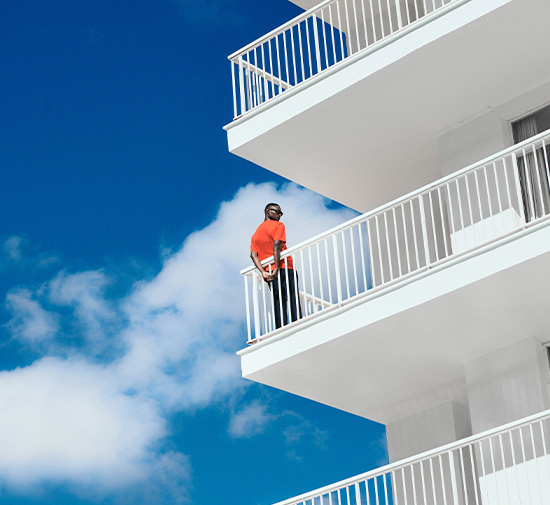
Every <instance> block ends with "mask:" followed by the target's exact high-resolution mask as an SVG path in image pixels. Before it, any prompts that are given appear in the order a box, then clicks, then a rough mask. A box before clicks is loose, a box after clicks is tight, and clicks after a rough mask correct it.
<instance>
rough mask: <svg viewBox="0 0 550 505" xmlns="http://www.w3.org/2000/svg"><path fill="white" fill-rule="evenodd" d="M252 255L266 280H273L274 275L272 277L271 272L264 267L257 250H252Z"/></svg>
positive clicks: (253, 260)
mask: <svg viewBox="0 0 550 505" xmlns="http://www.w3.org/2000/svg"><path fill="white" fill-rule="evenodd" d="M250 257H251V258H252V262H253V263H254V265H256V268H257V269H258V270H259V271H260V272H262V276H263V278H264V281H265V282H269V281H271V280H273V277H271V274H270V273H269V272H266V271H265V270H264V268H263V267H262V262H261V261H260V258H259V257H258V253H257V252H256V251H252V252H251V253H250Z"/></svg>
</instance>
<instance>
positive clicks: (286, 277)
mask: <svg viewBox="0 0 550 505" xmlns="http://www.w3.org/2000/svg"><path fill="white" fill-rule="evenodd" d="M282 215H283V212H282V211H281V207H280V206H279V204H277V203H268V204H267V205H266V206H265V209H264V222H263V223H262V224H261V225H260V226H258V229H257V230H256V232H255V233H254V235H252V240H251V242H250V257H251V258H252V261H253V262H254V265H256V267H257V268H258V270H259V271H260V272H261V273H262V276H263V279H264V281H265V282H267V283H268V284H269V287H270V289H273V309H274V313H275V328H280V327H281V313H282V316H283V317H282V319H283V321H282V324H283V325H286V324H287V323H288V314H287V306H289V309H290V310H289V312H290V317H291V320H292V321H296V320H297V319H298V318H299V317H302V311H301V308H300V301H299V298H298V297H297V293H298V275H297V274H296V272H295V271H294V262H293V261H292V258H291V257H290V256H288V257H287V258H285V259H283V260H281V252H282V251H285V250H286V248H287V247H286V231H285V225H284V224H283V223H281V221H280V220H281V216H282ZM270 256H273V262H272V263H270V264H269V265H266V266H265V267H263V266H262V261H263V260H265V259H267V258H269V257H270Z"/></svg>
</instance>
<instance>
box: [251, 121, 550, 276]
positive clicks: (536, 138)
mask: <svg viewBox="0 0 550 505" xmlns="http://www.w3.org/2000/svg"><path fill="white" fill-rule="evenodd" d="M547 136H550V129H548V130H545V131H543V132H541V133H538V134H537V135H534V136H533V137H530V138H528V139H526V140H524V141H522V142H518V143H517V144H514V145H513V146H510V147H507V148H506V149H503V150H502V151H499V152H498V153H495V154H492V155H491V156H488V157H487V158H484V159H482V160H481V161H477V162H475V163H472V164H471V165H468V166H467V167H465V168H462V169H460V170H458V171H457V172H453V173H452V174H449V175H446V176H445V177H442V178H441V179H438V180H436V181H433V182H430V183H428V184H426V185H425V186H422V187H421V188H419V189H415V190H414V191H411V192H410V193H407V194H406V195H404V196H400V197H398V198H396V199H395V200H392V201H391V202H389V203H385V204H382V205H380V206H379V207H376V208H374V209H372V210H370V211H368V212H365V213H364V214H361V215H359V216H357V217H354V218H353V219H350V220H349V221H346V222H345V223H342V224H339V225H337V226H335V227H333V228H331V229H329V230H327V231H324V232H322V233H320V234H318V235H315V236H314V237H312V238H310V239H307V240H304V241H302V242H300V243H298V244H296V245H294V246H292V247H289V248H288V249H286V250H285V251H284V252H283V253H281V260H282V259H284V258H286V257H288V256H290V255H292V254H293V253H294V252H296V251H298V250H300V249H302V248H303V247H306V246H307V245H309V244H314V243H315V242H318V241H320V240H323V239H325V238H327V237H330V236H331V235H333V234H334V233H337V232H339V231H342V230H345V229H347V228H349V227H351V226H353V225H355V224H357V223H359V222H361V221H363V220H364V219H368V218H369V217H371V216H373V215H375V214H378V213H379V212H382V211H384V210H386V209H389V208H392V207H394V206H396V205H398V204H400V203H402V202H405V201H407V200H410V199H411V198H413V197H415V196H418V195H421V194H423V193H425V192H427V191H429V190H430V189H432V188H434V187H437V186H439V185H441V184H445V183H446V182H449V181H451V180H453V179H456V178H458V177H460V176H461V175H464V174H466V173H468V172H470V171H473V170H476V169H477V168H480V167H482V166H484V165H487V164H489V163H491V162H493V161H496V160H498V159H500V158H503V157H505V156H507V155H509V154H512V153H515V152H518V151H521V150H522V149H524V148H525V147H527V146H529V145H531V144H534V143H536V142H538V141H539V140H542V139H544V138H545V137H547ZM272 262H273V256H271V257H269V258H267V259H265V260H263V261H262V265H263V266H267V265H269V264H270V263H272ZM255 268H256V267H255V266H254V265H251V266H248V267H246V268H244V269H243V270H241V272H240V273H241V275H248V274H250V273H251V272H253V271H254V269H255Z"/></svg>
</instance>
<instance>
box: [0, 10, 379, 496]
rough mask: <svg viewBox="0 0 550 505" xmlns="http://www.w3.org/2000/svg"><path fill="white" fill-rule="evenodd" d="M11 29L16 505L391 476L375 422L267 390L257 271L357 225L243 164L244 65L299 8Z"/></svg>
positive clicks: (8, 192) (4, 186)
mask: <svg viewBox="0 0 550 505" xmlns="http://www.w3.org/2000/svg"><path fill="white" fill-rule="evenodd" d="M2 11H3V12H2V16H1V17H0V70H1V75H2V77H1V79H0V114H1V116H0V117H1V121H0V170H1V172H0V173H1V183H0V216H1V217H0V297H1V303H0V349H1V352H0V500H1V503H2V504H6V505H11V504H30V503H32V504H38V505H41V504H51V503H55V504H61V505H62V504H95V503H108V504H126V503H131V504H140V503H155V504H156V503H158V504H172V503H194V504H207V503H208V504H211V503H224V504H228V505H231V504H239V505H243V504H251V505H252V504H263V505H268V504H269V503H273V502H275V501H279V500H282V499H285V498H289V497H291V496H293V495H295V494H299V493H301V492H305V491H308V490H310V489H313V488H315V487H319V486H323V485H326V484H328V483H330V482H333V481H336V480H339V479H342V478H345V477H349V476H351V475H354V474H356V473H360V472H363V471H366V470H369V469H371V468H374V467H376V466H379V465H381V464H383V463H384V462H385V461H386V458H387V455H386V448H385V438H384V428H383V427H382V426H380V425H378V424H376V423H372V422H369V421H366V420H364V419H360V418H357V417H355V416H352V415H349V414H346V413H343V412H339V411H336V410H334V409H330V408H328V407H325V406H322V405H318V404H315V403H313V402H310V401H308V400H304V399H301V398H297V397H294V396H292V395H289V394H286V393H283V392H280V391H276V390H273V389H271V388H268V387H264V386H260V385H257V384H253V383H251V382H248V381H245V380H244V379H242V378H241V377H240V369H239V360H238V358H237V357H236V355H235V352H236V351H237V350H238V349H240V348H242V347H243V346H244V343H245V339H246V333H245V329H244V293H243V291H244V290H243V283H242V280H241V279H240V276H239V270H240V269H241V268H243V267H244V266H246V265H247V264H248V262H249V258H248V243H249V242H248V241H249V237H250V235H251V234H252V233H253V231H254V229H255V227H256V225H257V224H258V223H259V222H260V220H261V218H262V212H261V209H262V208H263V206H264V204H265V203H266V202H267V201H273V200H275V201H278V202H280V203H281V206H282V207H283V209H284V210H285V223H286V225H287V230H288V239H289V242H290V243H296V242H298V241H300V240H303V239H306V238H307V237H308V236H311V235H312V234H315V233H316V232H320V231H322V230H324V229H327V228H330V227H331V226H333V225H335V224H337V223H339V222H342V221H344V220H346V219H348V218H350V217H351V216H353V215H354V214H353V212H352V211H349V210H347V209H343V208H341V207H339V206H338V205H335V204H333V203H331V202H329V201H327V200H325V199H323V198H321V197H319V196H318V195H315V194H313V193H311V192H309V191H307V190H305V189H303V188H299V187H297V186H295V185H292V184H288V183H286V181H283V180H282V179H280V178H278V177H276V176H275V175H273V174H271V173H269V172H267V171H265V170H263V169H261V168H259V167H256V166H254V165H252V164H250V163H248V162H246V161H244V160H242V159H239V158H237V157H235V156H233V155H230V154H229V153H228V152H227V144H226V137H225V132H224V131H223V129H222V127H223V125H224V124H226V123H228V122H229V121H230V120H231V116H232V101H231V78H230V73H229V63H228V61H227V55H228V54H229V53H231V52H233V51H234V50H236V49H238V48H239V47H241V46H243V45H245V44H246V43H248V42H250V41H252V40H253V39H255V38H256V37H258V36H260V35H262V34H264V33H266V32H268V31H269V30H271V29H272V28H274V27H276V26H278V25H279V24H282V23H283V22H285V21H287V20H288V19H290V18H292V17H293V16H295V15H296V14H298V13H299V10H298V9H297V8H296V7H295V6H294V5H292V4H291V3H290V2H287V1H286V0H265V1H264V2H261V6H260V4H259V3H258V2H257V1H252V0H239V1H237V0H225V1H221V0H220V1H212V2H194V1H190V0H157V1H155V2H153V1H151V0H149V1H145V0H141V1H140V0H132V1H129V0H120V1H114V2H113V1H109V2H107V1H105V0H93V1H91V0H90V1H87V0H78V1H74V0H58V1H55V2H46V1H40V0H33V1H26V0H21V1H20V2H8V3H5V5H3V8H2Z"/></svg>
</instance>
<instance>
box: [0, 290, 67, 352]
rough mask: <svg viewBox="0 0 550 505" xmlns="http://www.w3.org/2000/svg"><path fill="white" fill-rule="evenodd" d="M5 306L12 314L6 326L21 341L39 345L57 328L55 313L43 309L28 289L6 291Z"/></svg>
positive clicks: (44, 342)
mask: <svg viewBox="0 0 550 505" xmlns="http://www.w3.org/2000/svg"><path fill="white" fill-rule="evenodd" d="M6 306H7V308H8V309H9V310H10V311H11V313H12V316H13V317H12V319H11V321H10V322H9V323H8V325H7V328H8V329H9V330H10V331H11V334H12V336H13V337H15V338H17V339H19V340H21V341H23V342H26V343H28V344H31V345H35V346H36V345H38V346H40V347H41V346H42V345H44V344H46V343H49V342H50V341H51V339H52V338H53V337H54V336H55V335H56V333H57V331H58V330H59V324H58V317H57V315H56V314H52V313H51V312H48V311H46V310H44V309H43V308H42V306H41V305H40V303H39V302H38V301H37V300H35V299H33V294H32V293H31V292H30V291H29V290H28V289H17V290H13V291H11V292H10V293H8V295H7V296H6Z"/></svg>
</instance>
